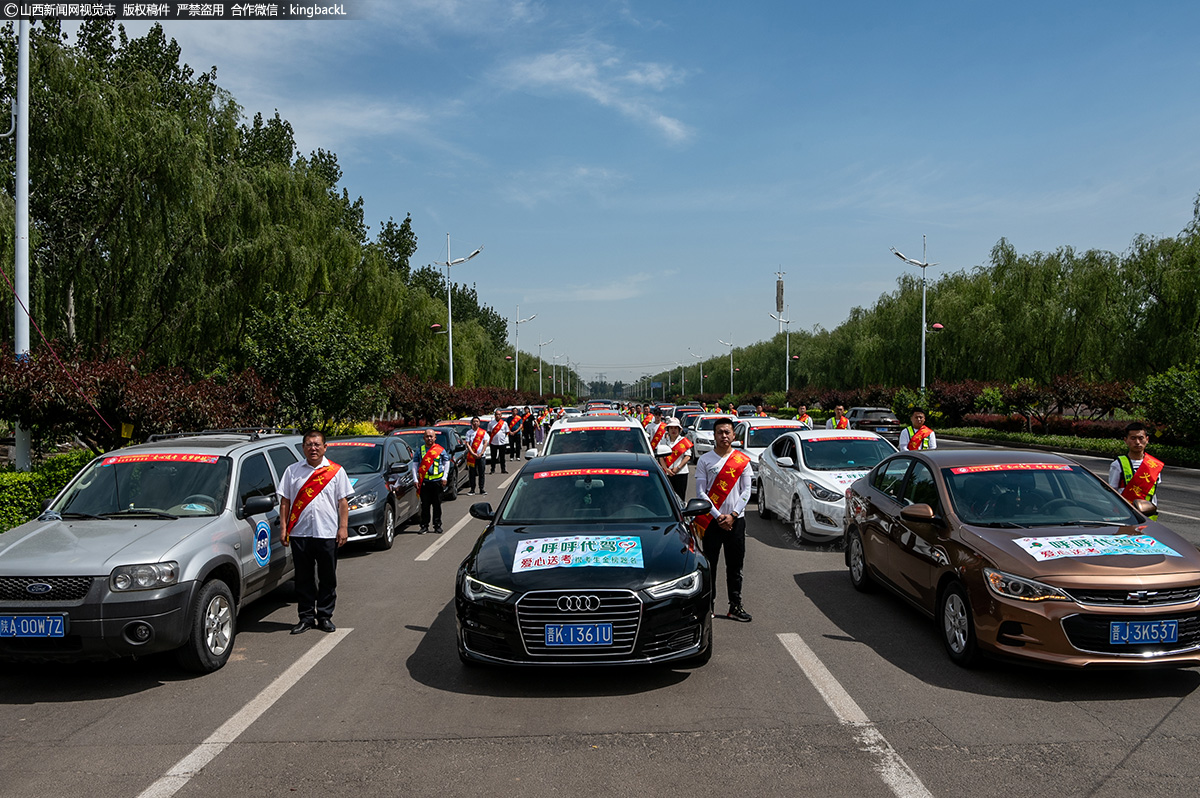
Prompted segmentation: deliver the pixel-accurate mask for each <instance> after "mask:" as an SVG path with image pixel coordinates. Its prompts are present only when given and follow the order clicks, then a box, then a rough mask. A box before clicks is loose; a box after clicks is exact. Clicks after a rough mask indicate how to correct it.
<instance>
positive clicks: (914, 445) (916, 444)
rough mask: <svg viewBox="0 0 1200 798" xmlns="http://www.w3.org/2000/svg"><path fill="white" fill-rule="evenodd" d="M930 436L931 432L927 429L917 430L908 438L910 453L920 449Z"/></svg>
mask: <svg viewBox="0 0 1200 798" xmlns="http://www.w3.org/2000/svg"><path fill="white" fill-rule="evenodd" d="M932 434H933V430H931V429H930V428H929V427H921V428H920V429H919V430H917V431H916V432H914V433H913V434H912V436H911V437H909V439H908V450H909V451H910V452H915V451H916V450H917V449H920V448H921V444H923V443H924V442H925V439H926V438H928V437H929V436H930V435H932Z"/></svg>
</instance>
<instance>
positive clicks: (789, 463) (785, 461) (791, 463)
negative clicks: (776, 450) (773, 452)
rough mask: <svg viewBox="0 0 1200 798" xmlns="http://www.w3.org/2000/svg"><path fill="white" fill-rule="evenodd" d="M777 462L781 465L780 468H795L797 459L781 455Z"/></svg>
mask: <svg viewBox="0 0 1200 798" xmlns="http://www.w3.org/2000/svg"><path fill="white" fill-rule="evenodd" d="M775 462H776V463H777V464H778V465H779V467H780V468H795V467H796V461H795V460H793V459H792V458H790V457H780V458H779V459H778V460H776V461H775Z"/></svg>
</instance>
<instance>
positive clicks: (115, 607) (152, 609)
mask: <svg viewBox="0 0 1200 798" xmlns="http://www.w3.org/2000/svg"><path fill="white" fill-rule="evenodd" d="M198 589H199V583H197V582H195V581H191V582H184V583H182V584H178V585H172V586H171V587H166V588H162V589H159V590H138V591H130V592H125V593H114V592H113V591H112V590H110V589H109V584H108V577H107V576H98V577H94V578H93V579H92V584H91V587H90V588H89V589H88V592H87V595H86V596H84V598H83V599H81V600H79V601H74V602H53V601H44V602H37V601H6V602H3V603H0V615H63V616H64V617H65V618H66V628H65V634H64V636H63V637H3V638H0V659H5V660H31V661H37V660H78V659H111V658H114V657H129V656H144V655H147V654H153V653H156V652H160V651H169V650H171V649H175V648H179V647H180V646H181V645H183V644H184V642H185V641H186V640H187V637H188V633H189V631H190V627H191V618H190V613H189V609H190V608H191V607H192V604H193V599H194V597H195V594H196V591H197V590H198ZM147 628H148V630H149V631H148V634H147V636H145V638H144V639H142V638H141V637H139V636H137V634H136V632H137V631H138V630H142V631H145V630H146V629H147Z"/></svg>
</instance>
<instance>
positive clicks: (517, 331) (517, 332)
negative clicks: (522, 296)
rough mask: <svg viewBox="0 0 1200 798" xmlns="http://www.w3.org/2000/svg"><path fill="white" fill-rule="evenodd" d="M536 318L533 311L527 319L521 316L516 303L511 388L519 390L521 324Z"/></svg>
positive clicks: (519, 307) (519, 308)
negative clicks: (513, 364)
mask: <svg viewBox="0 0 1200 798" xmlns="http://www.w3.org/2000/svg"><path fill="white" fill-rule="evenodd" d="M536 318H537V314H536V313H534V314H533V315H532V316H530V317H529V318H527V319H523V318H521V306H520V305H517V320H516V321H514V322H513V362H514V363H516V364H517V367H516V369H515V370H514V371H513V390H514V391H519V390H521V325H522V324H524V323H525V322H527V321H533V320H534V319H536Z"/></svg>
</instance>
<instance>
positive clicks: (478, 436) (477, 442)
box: [467, 428, 487, 466]
mask: <svg viewBox="0 0 1200 798" xmlns="http://www.w3.org/2000/svg"><path fill="white" fill-rule="evenodd" d="M486 437H487V430H484V429H482V428H481V429H477V430H475V436H474V438H473V439H472V441H471V443H470V445H469V446H467V465H468V466H473V465H475V450H476V449H478V448H479V447H480V446H481V445H483V439H484V438H486Z"/></svg>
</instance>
